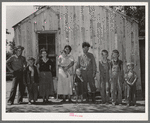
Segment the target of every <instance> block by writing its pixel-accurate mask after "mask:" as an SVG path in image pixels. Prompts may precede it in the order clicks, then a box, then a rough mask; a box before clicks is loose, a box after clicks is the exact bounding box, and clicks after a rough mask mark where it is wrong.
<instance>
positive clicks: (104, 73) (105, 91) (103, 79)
mask: <svg viewBox="0 0 150 123" xmlns="http://www.w3.org/2000/svg"><path fill="white" fill-rule="evenodd" d="M101 55H102V59H101V60H100V61H99V71H100V90H101V91H100V93H101V98H102V103H103V104H104V103H106V104H108V103H109V98H110V91H109V90H110V83H109V80H110V78H109V74H110V60H109V59H108V58H107V57H108V51H107V50H102V52H101Z"/></svg>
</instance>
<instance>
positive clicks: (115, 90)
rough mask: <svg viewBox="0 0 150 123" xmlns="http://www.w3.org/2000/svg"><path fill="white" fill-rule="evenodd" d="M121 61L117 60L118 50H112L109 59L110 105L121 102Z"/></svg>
mask: <svg viewBox="0 0 150 123" xmlns="http://www.w3.org/2000/svg"><path fill="white" fill-rule="evenodd" d="M122 80H123V62H122V61H121V60H119V51H118V50H113V52H112V61H111V77H110V81H111V98H112V105H116V103H117V101H118V104H119V105H121V104H122Z"/></svg>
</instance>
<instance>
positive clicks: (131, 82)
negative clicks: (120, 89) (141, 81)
mask: <svg viewBox="0 0 150 123" xmlns="http://www.w3.org/2000/svg"><path fill="white" fill-rule="evenodd" d="M133 69H134V63H127V70H128V72H127V73H126V74H125V81H126V83H127V100H128V102H127V106H130V105H131V103H133V105H134V106H136V81H137V79H138V77H137V75H136V73H135V72H134V71H133Z"/></svg>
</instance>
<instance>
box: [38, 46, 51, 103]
mask: <svg viewBox="0 0 150 123" xmlns="http://www.w3.org/2000/svg"><path fill="white" fill-rule="evenodd" d="M40 53H41V56H42V57H41V58H39V61H38V63H37V68H38V73H39V95H40V96H42V97H43V102H44V103H45V102H46V103H47V102H48V98H49V96H50V95H53V94H54V86H53V78H52V73H51V66H52V62H51V60H50V59H49V58H48V57H47V55H48V54H47V51H46V50H45V49H41V51H40Z"/></svg>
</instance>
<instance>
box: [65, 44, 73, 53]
mask: <svg viewBox="0 0 150 123" xmlns="http://www.w3.org/2000/svg"><path fill="white" fill-rule="evenodd" d="M67 47H68V48H69V50H70V52H71V50H72V48H71V46H70V45H66V46H65V47H64V50H65V49H66V48H67Z"/></svg>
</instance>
